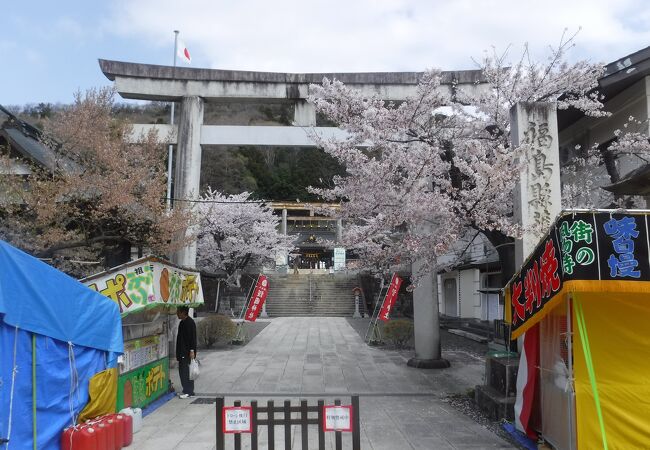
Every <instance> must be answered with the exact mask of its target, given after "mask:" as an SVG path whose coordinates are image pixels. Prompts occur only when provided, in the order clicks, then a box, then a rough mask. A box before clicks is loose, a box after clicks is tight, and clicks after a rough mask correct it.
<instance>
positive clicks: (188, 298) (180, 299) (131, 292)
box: [81, 257, 203, 411]
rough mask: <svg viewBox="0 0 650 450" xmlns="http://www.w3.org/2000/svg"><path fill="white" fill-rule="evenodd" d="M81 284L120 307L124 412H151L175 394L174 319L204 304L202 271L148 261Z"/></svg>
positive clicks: (119, 402)
mask: <svg viewBox="0 0 650 450" xmlns="http://www.w3.org/2000/svg"><path fill="white" fill-rule="evenodd" d="M81 281H82V282H83V283H84V284H85V285H86V286H88V287H90V288H91V289H93V290H95V291H98V292H99V293H101V294H103V295H105V296H107V297H109V298H111V299H112V300H113V301H114V302H115V303H117V305H118V306H119V308H120V314H121V316H122V334H123V336H124V355H123V357H121V358H120V360H119V364H118V367H119V377H118V392H117V409H118V411H119V410H121V409H122V408H125V407H129V406H131V407H139V408H142V407H145V406H147V405H148V404H150V403H151V402H153V401H154V400H156V399H157V398H159V397H160V396H161V395H163V394H165V393H166V392H169V354H170V353H169V352H170V348H171V345H170V342H173V336H174V333H175V331H176V329H175V327H173V326H172V324H175V316H171V315H172V314H174V313H175V307H176V306H178V305H185V306H190V307H197V306H199V305H201V304H203V291H202V288H201V277H200V275H199V272H198V271H194V270H191V269H184V268H181V267H178V266H175V265H173V264H172V263H170V262H168V261H165V260H163V259H159V258H155V257H145V258H141V259H138V260H136V261H132V262H129V263H127V264H123V265H121V266H118V267H115V268H112V269H110V270H107V271H105V272H102V273H98V274H96V275H93V276H90V277H88V278H85V279H83V280H81ZM172 318H173V319H174V320H173V321H172V320H171V319H172Z"/></svg>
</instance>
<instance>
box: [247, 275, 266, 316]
mask: <svg viewBox="0 0 650 450" xmlns="http://www.w3.org/2000/svg"><path fill="white" fill-rule="evenodd" d="M268 293H269V280H268V279H267V278H266V276H265V275H260V276H259V278H258V279H257V284H256V285H255V289H254V290H253V296H252V297H251V299H250V301H249V302H248V309H247V310H246V315H245V316H244V320H248V321H249V322H255V321H256V320H257V316H259V315H260V312H261V311H262V305H264V300H266V296H267V294H268Z"/></svg>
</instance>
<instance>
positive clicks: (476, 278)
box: [438, 269, 481, 319]
mask: <svg viewBox="0 0 650 450" xmlns="http://www.w3.org/2000/svg"><path fill="white" fill-rule="evenodd" d="M446 280H450V281H451V280H453V281H454V282H455V296H456V308H455V309H456V311H451V310H450V308H449V302H448V300H451V299H449V298H447V292H446V291H447V290H446V289H445V286H446V283H445V281H446ZM480 280H481V278H480V271H479V269H465V270H452V271H450V272H447V273H444V274H442V275H440V278H439V288H438V292H439V297H438V298H439V299H440V301H439V308H440V312H441V313H442V314H445V315H449V316H457V317H463V318H474V319H480V318H481V295H480V293H479V292H478V289H479V288H480ZM454 313H455V314H454Z"/></svg>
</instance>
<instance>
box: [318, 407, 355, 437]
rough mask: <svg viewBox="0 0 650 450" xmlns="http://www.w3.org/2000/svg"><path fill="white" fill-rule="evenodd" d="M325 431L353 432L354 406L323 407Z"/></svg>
mask: <svg viewBox="0 0 650 450" xmlns="http://www.w3.org/2000/svg"><path fill="white" fill-rule="evenodd" d="M323 416H324V420H323V431H352V405H345V406H323Z"/></svg>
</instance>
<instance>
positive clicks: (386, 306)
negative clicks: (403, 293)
mask: <svg viewBox="0 0 650 450" xmlns="http://www.w3.org/2000/svg"><path fill="white" fill-rule="evenodd" d="M401 285H402V279H401V278H400V277H398V276H397V275H395V274H393V278H392V279H391V280H390V285H389V286H388V290H387V291H386V298H384V303H382V305H381V310H380V311H379V320H383V321H384V322H388V321H389V320H390V311H391V309H393V305H394V304H395V300H397V293H398V292H399V287H400V286H401Z"/></svg>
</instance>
